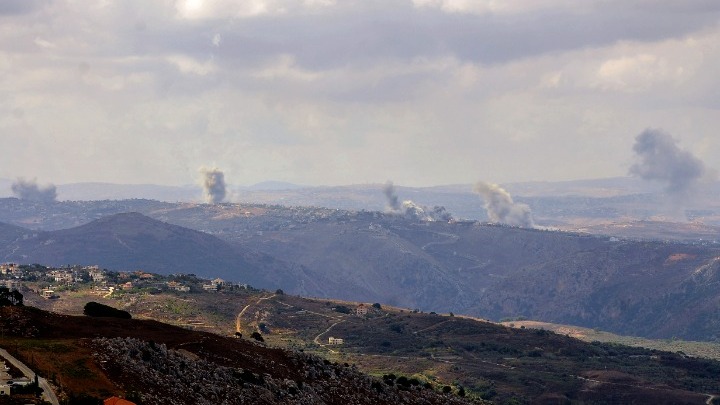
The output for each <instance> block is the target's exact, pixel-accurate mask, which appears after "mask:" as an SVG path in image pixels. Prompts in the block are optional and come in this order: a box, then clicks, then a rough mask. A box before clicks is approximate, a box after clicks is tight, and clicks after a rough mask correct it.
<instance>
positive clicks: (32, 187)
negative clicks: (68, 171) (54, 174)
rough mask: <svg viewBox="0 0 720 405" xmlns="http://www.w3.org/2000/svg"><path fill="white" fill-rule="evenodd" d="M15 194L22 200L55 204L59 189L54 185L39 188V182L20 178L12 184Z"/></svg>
mask: <svg viewBox="0 0 720 405" xmlns="http://www.w3.org/2000/svg"><path fill="white" fill-rule="evenodd" d="M12 191H13V194H15V196H16V197H17V198H20V199H21V200H32V201H43V202H53V201H55V199H56V198H57V189H56V188H55V186H54V185H53V184H48V185H46V186H42V187H41V186H38V184H37V181H36V180H35V179H33V180H25V179H23V178H19V179H17V180H16V181H15V183H13V184H12Z"/></svg>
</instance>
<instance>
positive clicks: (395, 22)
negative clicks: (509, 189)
mask: <svg viewBox="0 0 720 405" xmlns="http://www.w3.org/2000/svg"><path fill="white" fill-rule="evenodd" d="M0 21H2V26H3V28H4V31H3V32H4V33H5V35H3V36H2V37H0V72H2V76H1V77H2V79H0V83H1V84H0V86H2V89H3V91H4V94H6V95H7V97H6V98H5V99H4V100H3V102H1V103H0V134H2V135H0V140H2V143H1V145H2V147H3V150H4V151H6V152H9V153H6V154H5V156H4V158H5V159H4V164H3V165H1V166H0V178H6V179H10V180H15V179H17V178H21V177H22V178H25V179H37V182H38V183H39V184H41V185H42V184H67V183H75V182H108V183H117V184H164V185H188V184H199V181H200V176H199V175H198V169H199V168H200V167H217V168H219V169H220V170H222V172H223V174H224V178H225V181H226V182H227V183H228V184H232V185H251V184H255V183H259V182H263V181H267V180H270V179H272V180H276V181H286V182H291V183H295V184H303V185H347V184H368V183H370V184H382V183H384V182H385V181H387V180H392V181H393V182H395V183H396V184H399V185H404V186H431V185H441V184H474V183H475V182H477V181H478V180H484V181H491V182H494V183H508V182H520V181H537V180H550V181H556V180H573V179H592V178H607V177H618V176H626V175H628V170H629V168H630V167H632V166H633V164H635V163H636V161H635V156H634V152H633V145H634V142H635V137H636V136H637V135H638V134H640V133H642V132H643V131H645V130H646V129H647V128H654V129H658V130H662V131H664V133H667V134H669V135H670V136H671V137H672V138H673V139H675V140H676V141H677V144H678V145H679V147H680V148H682V149H683V150H687V151H688V153H690V154H692V155H693V156H695V157H697V159H699V160H700V161H703V162H713V161H716V160H717V159H718V157H720V138H718V137H717V135H716V133H717V130H718V128H720V114H718V108H719V107H720V99H718V95H717V91H716V90H715V89H717V88H718V87H719V86H718V85H719V84H720V83H718V80H720V79H719V78H718V77H717V74H716V73H715V72H717V71H718V70H719V69H718V67H720V45H719V44H720V23H719V21H720V3H717V2H714V1H708V0H693V1H685V2H681V3H676V2H667V1H662V0H636V1H619V0H611V1H606V2H568V1H564V0H549V1H545V2H537V1H530V0H511V1H506V2H495V1H488V0H477V1H461V0H391V1H384V2H374V1H356V0H347V1H342V0H291V1H273V0H252V1H247V0H246V1H239V0H218V1H214V2H210V1H202V0H177V1H169V2H160V1H139V0H134V1H122V2H120V1H86V2H72V1H66V0H8V1H4V2H3V3H2V4H0ZM710 166H712V165H710Z"/></svg>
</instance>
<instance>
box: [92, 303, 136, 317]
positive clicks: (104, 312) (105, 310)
mask: <svg viewBox="0 0 720 405" xmlns="http://www.w3.org/2000/svg"><path fill="white" fill-rule="evenodd" d="M83 313H84V314H85V315H87V316H102V317H110V318H121V319H131V318H132V316H131V315H130V313H129V312H127V311H123V310H121V309H117V308H113V307H111V306H109V305H105V304H100V303H98V302H93V301H91V302H88V303H87V304H85V308H84V309H83Z"/></svg>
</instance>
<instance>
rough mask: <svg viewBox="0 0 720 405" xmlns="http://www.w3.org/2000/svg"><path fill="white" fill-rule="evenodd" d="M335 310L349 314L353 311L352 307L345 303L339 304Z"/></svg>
mask: <svg viewBox="0 0 720 405" xmlns="http://www.w3.org/2000/svg"><path fill="white" fill-rule="evenodd" d="M333 311H335V312H340V313H341V314H349V313H351V312H352V311H351V310H350V308H348V307H346V306H345V305H338V306H336V307H335V308H333Z"/></svg>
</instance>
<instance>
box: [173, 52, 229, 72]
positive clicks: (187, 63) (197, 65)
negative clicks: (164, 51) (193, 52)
mask: <svg viewBox="0 0 720 405" xmlns="http://www.w3.org/2000/svg"><path fill="white" fill-rule="evenodd" d="M165 59H166V60H167V61H168V62H170V63H171V64H172V65H174V66H175V67H176V68H178V70H180V72H182V73H185V74H193V75H198V76H207V75H209V74H211V73H215V72H216V71H217V66H215V63H214V62H213V61H212V60H209V61H206V62H199V61H197V60H195V59H193V58H190V57H187V56H185V55H170V56H167V57H166V58H165Z"/></svg>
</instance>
